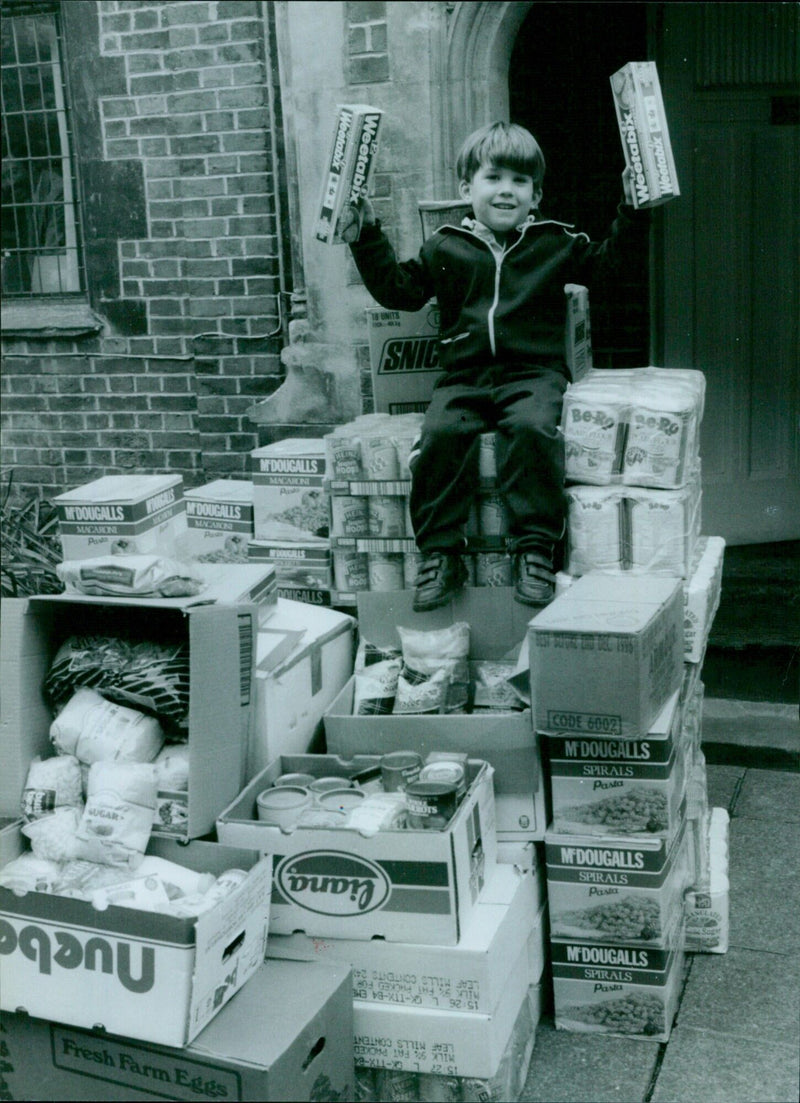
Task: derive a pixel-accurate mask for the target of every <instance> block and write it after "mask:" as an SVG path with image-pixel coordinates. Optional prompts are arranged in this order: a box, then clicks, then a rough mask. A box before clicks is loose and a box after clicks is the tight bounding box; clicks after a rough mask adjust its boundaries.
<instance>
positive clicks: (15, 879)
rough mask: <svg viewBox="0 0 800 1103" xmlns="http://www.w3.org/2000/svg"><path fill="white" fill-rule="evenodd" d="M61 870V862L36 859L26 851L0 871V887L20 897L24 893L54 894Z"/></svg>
mask: <svg viewBox="0 0 800 1103" xmlns="http://www.w3.org/2000/svg"><path fill="white" fill-rule="evenodd" d="M61 869H62V865H61V862H56V861H53V860H52V859H51V858H37V857H36V855H35V854H33V853H31V852H30V851H26V852H25V853H24V854H20V856H19V857H18V858H14V859H13V860H12V861H10V862H8V863H7V864H6V865H5V866H3V868H2V869H0V885H2V887H3V888H5V889H11V891H12V892H16V893H17V894H20V895H22V894H24V893H26V892H54V891H55V886H56V885H57V883H58V881H59V878H60V876H61Z"/></svg>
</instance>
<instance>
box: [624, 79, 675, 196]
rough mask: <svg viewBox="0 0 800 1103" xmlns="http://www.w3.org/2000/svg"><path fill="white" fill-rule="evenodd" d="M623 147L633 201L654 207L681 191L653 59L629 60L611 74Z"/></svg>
mask: <svg viewBox="0 0 800 1103" xmlns="http://www.w3.org/2000/svg"><path fill="white" fill-rule="evenodd" d="M611 91H612V93H613V95H614V108H615V110H616V113H617V124H618V126H619V133H620V138H621V139H622V148H623V151H624V153H625V161H626V164H627V165H628V168H630V169H632V171H633V177H634V178H633V193H634V194H633V205H634V207H637V208H642V207H657V206H658V205H659V204H660V203H665V202H666V201H667V200H668V199H673V198H675V196H677V195H680V191H679V189H678V177H677V173H676V171H675V160H674V158H673V156H672V146H671V144H670V140H669V130H668V129H667V118H666V114H665V112H664V101H663V99H662V98H661V85H660V83H659V79H658V72H657V70H656V64H655V62H654V61H631V62H629V63H628V64H627V65H623V67H622V68H621V69H618V70H617V72H616V73H614V74H613V76H612V77H611Z"/></svg>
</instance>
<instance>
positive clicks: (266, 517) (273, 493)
mask: <svg viewBox="0 0 800 1103" xmlns="http://www.w3.org/2000/svg"><path fill="white" fill-rule="evenodd" d="M251 463H252V475H253V530H254V535H255V538H256V540H268V541H273V540H278V541H281V540H283V541H295V542H302V543H318V544H319V543H327V539H328V533H329V531H330V506H329V503H328V495H327V494H326V492H325V489H324V483H325V441H324V439H323V438H322V437H320V438H316V437H313V438H310V439H306V438H303V437H292V438H289V439H288V440H280V441H276V442H275V443H274V444H267V445H265V447H263V448H256V449H255V451H254V452H252V453H251Z"/></svg>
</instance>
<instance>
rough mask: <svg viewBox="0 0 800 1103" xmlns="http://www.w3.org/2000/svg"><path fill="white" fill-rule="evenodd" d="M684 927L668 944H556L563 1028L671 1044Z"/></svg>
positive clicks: (556, 994)
mask: <svg viewBox="0 0 800 1103" xmlns="http://www.w3.org/2000/svg"><path fill="white" fill-rule="evenodd" d="M683 937H684V936H683V925H682V922H681V925H680V926H679V927H678V929H677V931H676V934H675V939H674V942H673V943H672V944H671V945H670V946H669V947H667V948H664V947H655V946H630V945H626V944H623V943H612V944H609V945H606V944H605V943H604V944H602V945H601V944H599V943H593V942H567V941H565V942H560V941H552V940H551V942H550V958H551V962H552V969H553V998H554V1002H555V1025H556V1029H557V1030H569V1031H573V1032H577V1033H581V1034H614V1035H618V1036H622V1037H625V1038H642V1039H646V1040H648V1041H651V1042H666V1041H667V1040H668V1039H669V1035H670V1031H671V1029H672V1020H673V1019H674V1018H675V1012H676V1011H677V1010H678V1000H679V998H680V992H681V986H682V984H683V959H684V949H683Z"/></svg>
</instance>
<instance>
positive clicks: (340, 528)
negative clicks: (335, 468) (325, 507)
mask: <svg viewBox="0 0 800 1103" xmlns="http://www.w3.org/2000/svg"><path fill="white" fill-rule="evenodd" d="M368 532H369V510H368V507H367V499H366V498H361V497H357V496H355V495H351V494H332V495H331V535H332V536H366V535H367V533H368Z"/></svg>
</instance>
